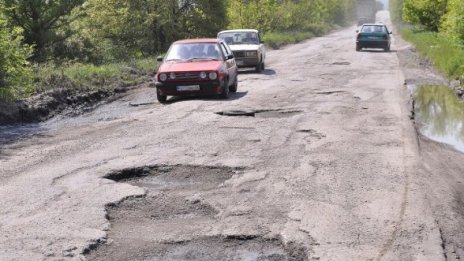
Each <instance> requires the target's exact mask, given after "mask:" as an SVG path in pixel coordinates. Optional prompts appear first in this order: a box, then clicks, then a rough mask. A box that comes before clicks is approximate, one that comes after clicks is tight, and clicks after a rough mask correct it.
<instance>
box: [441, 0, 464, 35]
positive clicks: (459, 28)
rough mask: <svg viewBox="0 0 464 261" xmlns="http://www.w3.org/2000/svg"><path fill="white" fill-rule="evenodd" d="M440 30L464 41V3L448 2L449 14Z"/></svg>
mask: <svg viewBox="0 0 464 261" xmlns="http://www.w3.org/2000/svg"><path fill="white" fill-rule="evenodd" d="M440 30H441V31H442V32H445V33H446V34H448V35H449V36H451V37H452V38H455V39H459V40H461V41H464V2H463V1H462V0H448V8H447V13H446V15H445V16H444V17H443V21H442V24H441V28H440Z"/></svg>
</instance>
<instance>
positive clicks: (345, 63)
mask: <svg viewBox="0 0 464 261" xmlns="http://www.w3.org/2000/svg"><path fill="white" fill-rule="evenodd" d="M350 64H351V63H350V62H334V63H332V65H350Z"/></svg>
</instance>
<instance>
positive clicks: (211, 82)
mask: <svg viewBox="0 0 464 261" xmlns="http://www.w3.org/2000/svg"><path fill="white" fill-rule="evenodd" d="M157 60H158V61H160V62H163V63H162V64H161V66H160V67H159V69H158V72H157V74H156V76H155V79H156V80H155V86H156V94H157V98H158V101H159V102H161V103H164V102H166V100H167V96H168V95H172V96H191V95H219V96H220V97H222V98H228V96H229V92H236V91H237V85H238V80H237V75H238V68H237V65H236V62H235V59H234V55H233V53H232V51H231V50H230V48H229V46H227V44H226V43H225V42H224V41H222V40H220V39H189V40H181V41H177V42H174V43H173V44H172V45H171V47H170V48H169V50H168V52H167V53H166V56H165V57H158V59H157Z"/></svg>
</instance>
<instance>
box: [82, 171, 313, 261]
mask: <svg viewBox="0 0 464 261" xmlns="http://www.w3.org/2000/svg"><path fill="white" fill-rule="evenodd" d="M242 171H243V170H242V169H233V168H227V167H208V166H187V165H178V166H148V167H140V168H133V169H126V170H123V171H119V172H115V173H111V174H110V175H108V176H107V178H109V179H112V180H115V181H117V182H124V183H129V184H132V185H134V186H139V187H143V188H145V189H146V191H147V194H146V195H145V196H144V197H140V198H129V199H126V200H124V201H122V202H121V203H118V204H114V205H110V206H107V217H108V220H109V221H110V223H111V228H110V230H109V231H108V238H107V241H106V243H104V244H102V245H99V246H97V247H96V248H95V249H93V250H89V251H88V253H87V258H88V259H89V260H246V261H258V260H307V257H306V254H305V253H306V251H305V249H304V248H301V247H298V246H292V245H291V244H290V245H287V246H284V244H282V243H281V241H280V240H279V239H276V238H271V239H269V238H263V237H261V236H259V235H256V236H254V235H252V236H250V235H244V236H243V237H241V236H240V235H238V236H234V237H227V236H223V235H220V234H217V232H213V231H215V229H214V228H215V227H217V226H218V222H220V220H219V218H218V214H219V213H220V209H218V208H217V207H216V206H213V205H211V204H210V203H209V202H208V201H207V200H205V199H204V197H205V196H204V195H205V194H208V193H214V192H215V191H218V190H220V189H221V187H222V184H224V182H225V181H226V180H228V179H230V178H232V177H233V176H234V175H240V174H241V172H242Z"/></svg>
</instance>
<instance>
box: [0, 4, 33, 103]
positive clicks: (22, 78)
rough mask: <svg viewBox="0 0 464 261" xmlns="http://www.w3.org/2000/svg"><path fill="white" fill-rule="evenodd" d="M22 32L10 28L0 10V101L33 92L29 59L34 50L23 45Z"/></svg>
mask: <svg viewBox="0 0 464 261" xmlns="http://www.w3.org/2000/svg"><path fill="white" fill-rule="evenodd" d="M21 34H22V31H21V30H20V29H18V28H14V29H13V30H11V28H9V27H8V25H7V22H6V19H5V18H4V17H3V15H2V13H1V10H0V100H13V99H15V98H19V97H23V96H25V95H28V94H31V93H32V92H33V88H32V82H31V80H32V70H31V67H30V65H29V63H28V62H27V60H26V59H27V57H29V56H30V55H31V53H32V48H30V47H29V46H26V45H23V44H22V43H21V42H22V40H23V37H22V36H21Z"/></svg>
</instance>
